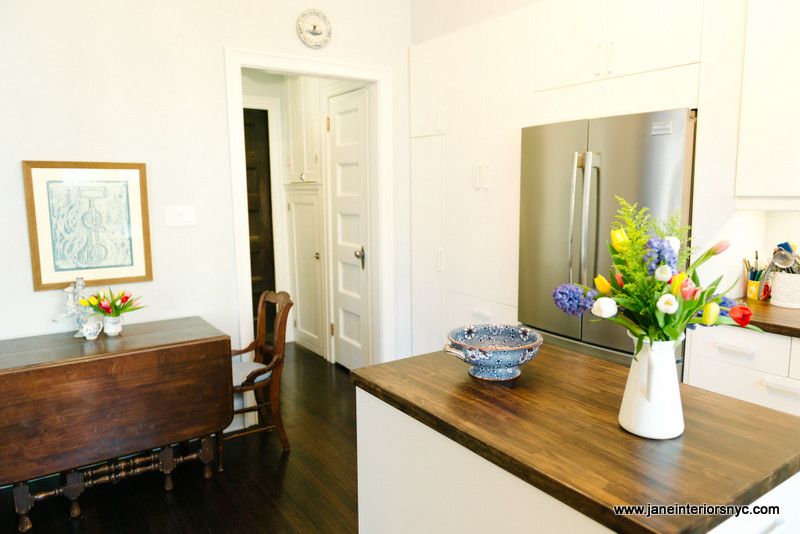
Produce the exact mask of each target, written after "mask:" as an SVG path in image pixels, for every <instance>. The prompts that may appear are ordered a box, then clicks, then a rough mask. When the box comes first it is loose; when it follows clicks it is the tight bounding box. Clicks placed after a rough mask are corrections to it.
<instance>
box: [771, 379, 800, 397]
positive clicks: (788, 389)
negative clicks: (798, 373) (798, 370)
mask: <svg viewBox="0 0 800 534" xmlns="http://www.w3.org/2000/svg"><path fill="white" fill-rule="evenodd" d="M764 385H765V386H767V388H769V389H774V390H777V391H783V392H784V393H791V394H793V395H800V381H798V383H797V385H796V386H795V385H792V384H787V383H785V382H782V381H781V382H779V381H777V380H775V379H774V378H765V379H764Z"/></svg>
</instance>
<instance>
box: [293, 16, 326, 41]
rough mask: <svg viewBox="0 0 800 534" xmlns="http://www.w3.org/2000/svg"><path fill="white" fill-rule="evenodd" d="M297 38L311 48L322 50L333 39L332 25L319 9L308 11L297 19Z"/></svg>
mask: <svg viewBox="0 0 800 534" xmlns="http://www.w3.org/2000/svg"><path fill="white" fill-rule="evenodd" d="M297 36H298V37H299V38H300V40H301V41H303V44H305V45H306V46H307V47H309V48H322V47H323V46H325V45H326V44H328V41H330V39H331V23H330V21H328V17H326V16H325V14H324V13H323V12H322V11H320V10H318V9H307V10H305V11H303V12H302V13H300V16H298V17H297Z"/></svg>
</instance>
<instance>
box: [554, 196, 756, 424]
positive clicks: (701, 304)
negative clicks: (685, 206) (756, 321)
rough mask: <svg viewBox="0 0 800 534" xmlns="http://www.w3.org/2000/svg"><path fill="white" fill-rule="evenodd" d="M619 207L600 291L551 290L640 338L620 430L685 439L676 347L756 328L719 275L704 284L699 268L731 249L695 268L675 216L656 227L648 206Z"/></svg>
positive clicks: (569, 308)
mask: <svg viewBox="0 0 800 534" xmlns="http://www.w3.org/2000/svg"><path fill="white" fill-rule="evenodd" d="M617 200H618V202H619V203H620V208H619V210H618V212H617V217H616V219H617V220H616V221H615V223H614V227H613V228H612V230H611V242H610V243H609V244H608V251H609V254H610V255H611V263H612V267H611V272H610V273H609V277H608V278H606V277H605V276H603V275H602V274H599V275H597V276H596V277H595V279H594V285H595V288H594V289H593V288H589V287H586V286H582V285H579V284H562V285H560V286H558V287H557V288H555V290H554V291H553V301H554V303H555V305H556V306H557V307H558V308H560V309H561V310H562V311H564V312H565V313H568V314H570V315H574V316H581V315H584V314H587V313H589V312H591V314H592V315H593V316H595V317H597V318H598V319H597V320H601V319H605V320H607V321H612V322H614V323H617V324H620V325H622V326H623V327H625V328H626V329H627V330H628V333H629V335H630V336H631V337H632V338H633V339H634V340H635V343H636V344H635V350H634V359H633V362H632V365H631V370H630V372H629V375H628V383H627V385H626V387H625V394H624V395H623V401H622V407H621V409H620V424H621V425H622V426H623V428H625V429H627V430H629V431H630V432H632V433H634V434H638V435H642V436H645V437H651V438H656V439H666V438H671V437H675V436H678V435H680V434H681V433H683V412H682V409H681V403H680V390H679V388H678V379H677V373H676V372H675V358H674V355H675V346H676V343H679V342H680V341H681V340H682V339H683V337H684V331H685V330H686V329H687V328H688V329H693V328H695V327H697V326H715V325H734V326H741V327H745V328H750V329H753V330H760V329H758V328H757V327H755V326H752V325H750V324H749V323H750V317H751V315H752V313H751V311H750V309H749V308H748V307H747V306H735V305H733V302H732V301H731V300H730V299H728V298H727V297H725V293H727V292H728V291H730V289H731V288H728V289H727V290H724V291H719V284H720V283H721V281H722V277H721V276H720V277H719V278H717V279H716V280H714V281H713V282H711V283H710V284H708V285H707V286H702V285H701V283H700V279H699V277H698V275H697V268H698V267H699V266H701V265H702V264H703V263H705V262H706V261H708V260H709V259H710V258H712V257H713V256H715V255H717V254H721V253H722V252H724V251H725V250H726V249H727V248H728V245H729V244H728V242H727V241H721V242H719V243H717V244H716V245H714V246H713V247H711V248H710V249H708V250H707V251H705V252H704V253H703V254H701V255H700V256H699V257H697V259H696V260H695V261H694V262H693V263H691V264H689V263H688V260H689V255H690V252H691V249H690V248H689V247H688V236H689V227H688V226H687V225H684V224H682V223H681V220H680V214H679V213H678V212H676V213H673V214H672V215H671V216H670V217H669V218H668V219H667V220H666V221H663V222H661V221H656V220H655V219H654V218H653V217H652V215H651V214H650V213H649V212H648V210H647V208H639V207H638V205H637V204H630V203H628V202H626V201H625V200H624V199H622V198H620V197H617Z"/></svg>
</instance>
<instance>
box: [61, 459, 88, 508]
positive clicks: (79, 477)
mask: <svg viewBox="0 0 800 534" xmlns="http://www.w3.org/2000/svg"><path fill="white" fill-rule="evenodd" d="M84 489H85V485H84V482H83V473H81V472H80V471H70V472H69V473H67V479H66V482H65V483H64V497H66V498H67V499H69V516H70V517H71V518H72V519H76V518H78V517H80V516H81V505H80V503H79V502H78V497H80V495H81V493H83V490H84Z"/></svg>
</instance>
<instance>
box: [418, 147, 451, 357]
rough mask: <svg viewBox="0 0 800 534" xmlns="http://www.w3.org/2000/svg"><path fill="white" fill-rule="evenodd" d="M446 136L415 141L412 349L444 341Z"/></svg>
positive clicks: (422, 349) (428, 348) (435, 347)
mask: <svg viewBox="0 0 800 534" xmlns="http://www.w3.org/2000/svg"><path fill="white" fill-rule="evenodd" d="M443 150H444V138H443V137H442V136H440V135H436V136H429V137H420V138H417V139H412V140H411V306H412V309H413V313H412V314H411V330H412V344H411V346H412V351H413V354H423V353H426V352H432V351H434V350H439V349H441V348H442V344H443V343H444V338H443V332H445V325H444V276H445V273H444V269H445V262H444V232H443V226H444V218H445V198H446V197H445V195H444V173H443V162H442V158H443Z"/></svg>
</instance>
